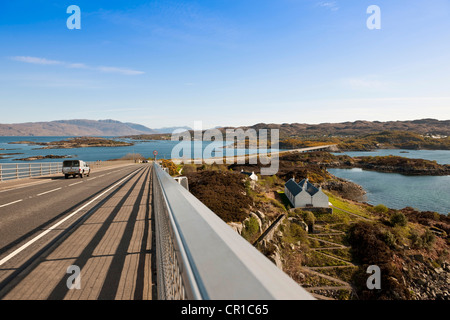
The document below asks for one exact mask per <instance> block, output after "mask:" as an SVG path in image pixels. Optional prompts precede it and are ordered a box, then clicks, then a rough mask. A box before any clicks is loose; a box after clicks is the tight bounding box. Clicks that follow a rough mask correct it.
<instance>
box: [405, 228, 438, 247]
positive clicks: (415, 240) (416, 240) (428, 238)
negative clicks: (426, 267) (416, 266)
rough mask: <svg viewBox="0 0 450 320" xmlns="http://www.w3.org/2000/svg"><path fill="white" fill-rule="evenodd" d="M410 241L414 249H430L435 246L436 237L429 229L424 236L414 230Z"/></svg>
mask: <svg viewBox="0 0 450 320" xmlns="http://www.w3.org/2000/svg"><path fill="white" fill-rule="evenodd" d="M409 239H410V240H411V246H412V247H413V248H416V249H421V248H426V249H429V248H431V247H432V246H433V243H434V241H435V239H436V236H435V235H434V233H433V232H431V230H430V229H428V228H427V229H426V230H425V232H424V233H423V234H422V235H419V233H418V232H417V231H416V230H412V231H411V234H410V236H409Z"/></svg>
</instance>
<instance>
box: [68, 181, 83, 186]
mask: <svg viewBox="0 0 450 320" xmlns="http://www.w3.org/2000/svg"><path fill="white" fill-rule="evenodd" d="M80 183H83V181H80V182H75V183H72V184H69V187H71V186H74V185H76V184H80Z"/></svg>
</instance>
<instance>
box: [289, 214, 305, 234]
mask: <svg viewBox="0 0 450 320" xmlns="http://www.w3.org/2000/svg"><path fill="white" fill-rule="evenodd" d="M288 220H289V221H290V222H291V223H295V224H298V225H299V226H300V227H302V229H303V230H305V231H306V232H308V230H309V228H308V225H307V224H306V223H305V221H303V220H300V219H297V218H295V217H289V218H288Z"/></svg>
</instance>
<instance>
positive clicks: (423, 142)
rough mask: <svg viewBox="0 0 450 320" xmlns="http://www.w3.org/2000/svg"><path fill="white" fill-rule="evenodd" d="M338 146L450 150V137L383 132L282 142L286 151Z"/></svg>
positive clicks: (296, 138) (362, 149)
mask: <svg viewBox="0 0 450 320" xmlns="http://www.w3.org/2000/svg"><path fill="white" fill-rule="evenodd" d="M323 144H337V148H338V149H339V150H342V151H370V150H375V149H410V150H419V149H429V150H450V137H448V136H443V137H441V136H439V137H432V136H426V135H421V134H418V133H414V132H409V131H383V132H377V133H370V134H366V135H355V136H326V137H324V136H318V137H310V136H309V137H289V138H286V139H284V140H282V141H280V147H281V148H284V149H298V148H306V147H314V146H319V145H323Z"/></svg>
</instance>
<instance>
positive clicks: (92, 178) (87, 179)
mask: <svg viewBox="0 0 450 320" xmlns="http://www.w3.org/2000/svg"><path fill="white" fill-rule="evenodd" d="M94 179H97V177H95V178H90V179H87V181H91V180H94Z"/></svg>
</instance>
